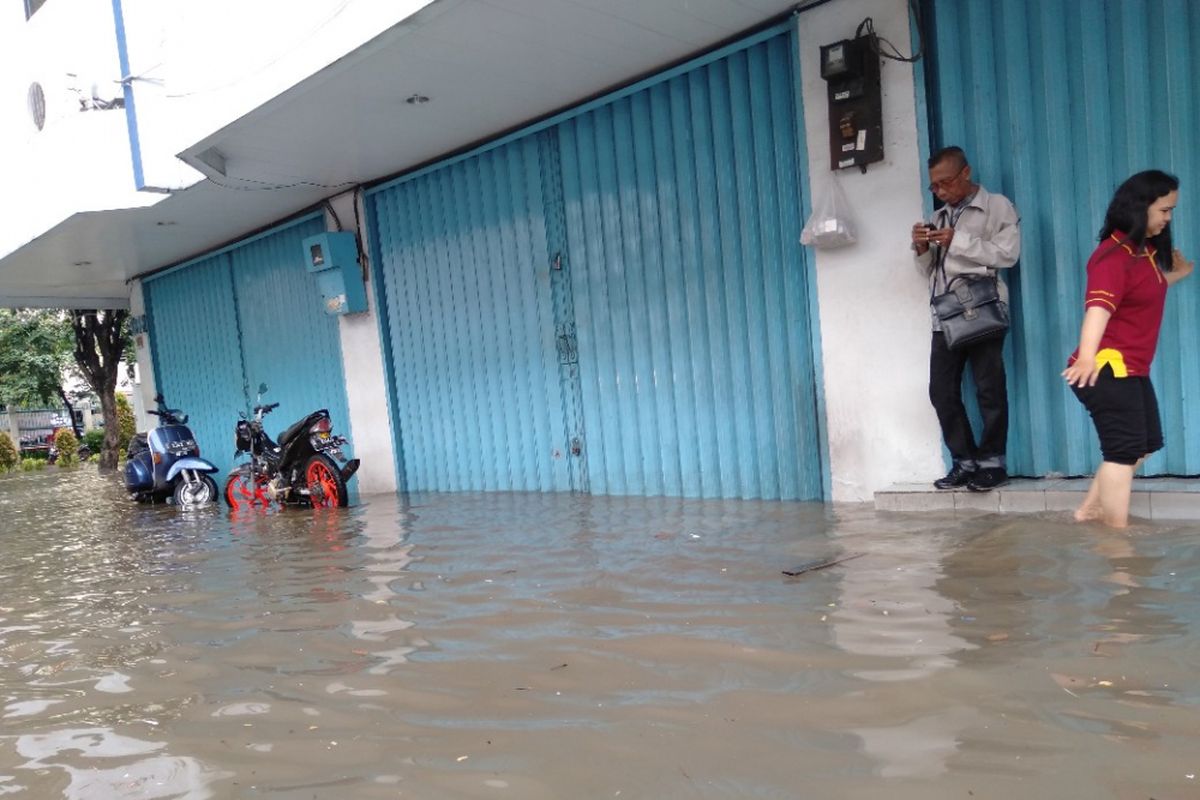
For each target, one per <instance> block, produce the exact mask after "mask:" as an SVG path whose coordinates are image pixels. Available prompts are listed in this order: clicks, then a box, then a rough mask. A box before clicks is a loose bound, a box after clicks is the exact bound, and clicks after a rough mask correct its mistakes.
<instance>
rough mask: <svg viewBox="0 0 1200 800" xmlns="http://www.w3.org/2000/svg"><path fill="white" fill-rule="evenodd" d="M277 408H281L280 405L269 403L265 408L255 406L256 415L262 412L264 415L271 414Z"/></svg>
mask: <svg viewBox="0 0 1200 800" xmlns="http://www.w3.org/2000/svg"><path fill="white" fill-rule="evenodd" d="M277 408H279V403H268V404H267V405H265V406H255V407H254V413H255V414H257V413H259V412H260V411H261V412H262V413H263V414H269V413H271V412H272V411H274V410H275V409H277Z"/></svg>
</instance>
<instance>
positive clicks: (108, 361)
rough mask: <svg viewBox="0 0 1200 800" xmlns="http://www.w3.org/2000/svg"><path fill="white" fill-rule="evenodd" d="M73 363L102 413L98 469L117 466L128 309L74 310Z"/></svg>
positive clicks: (72, 319) (72, 321)
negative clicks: (119, 370) (119, 388)
mask: <svg viewBox="0 0 1200 800" xmlns="http://www.w3.org/2000/svg"><path fill="white" fill-rule="evenodd" d="M70 313H71V327H72V328H73V330H74V333H75V363H76V364H77V365H78V367H79V371H80V372H81V373H83V377H84V380H86V381H87V383H88V385H89V386H91V387H92V391H93V392H95V393H96V394H97V396H99V398H100V408H101V410H102V411H103V412H104V447H103V448H102V449H101V450H100V469H102V470H108V469H116V468H117V456H118V453H119V451H120V447H121V446H122V444H128V440H126V441H125V442H123V443H122V442H121V441H120V437H121V426H120V421H119V418H118V416H117V367H118V365H119V364H120V363H121V357H122V355H123V354H124V353H125V351H126V349H127V348H128V346H129V326H128V321H129V312H128V311H124V310H112V309H85V310H73V311H71V312H70Z"/></svg>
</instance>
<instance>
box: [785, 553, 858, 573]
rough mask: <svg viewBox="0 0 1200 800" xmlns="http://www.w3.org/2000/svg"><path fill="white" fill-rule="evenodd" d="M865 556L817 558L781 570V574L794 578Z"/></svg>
mask: <svg viewBox="0 0 1200 800" xmlns="http://www.w3.org/2000/svg"><path fill="white" fill-rule="evenodd" d="M865 555H866V553H852V554H850V555H848V556H842V557H841V558H817V559H814V560H812V561H805V562H804V563H803V564H801V565H799V566H797V567H792V568H791V569H785V570H783V574H784V575H787V576H788V577H789V578H794V577H796V576H797V575H803V574H804V573H806V572H815V571H816V570H819V569H825V568H826V567H832V566H834V565H835V564H842V563H845V562H847V561H850V560H851V559H854V558H860V557H862V556H865Z"/></svg>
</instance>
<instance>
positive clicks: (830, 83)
mask: <svg viewBox="0 0 1200 800" xmlns="http://www.w3.org/2000/svg"><path fill="white" fill-rule="evenodd" d="M821 77H822V78H824V79H825V82H826V86H827V87H828V95H829V161H830V168H831V169H834V170H839V169H846V168H847V167H858V168H859V169H861V170H862V171H863V172H866V171H867V164H872V163H874V162H876V161H882V160H883V89H882V82H881V76H880V71H879V52H878V45H877V42H876V39H875V37H874V36H871V35H866V36H859V37H857V38H855V39H843V40H842V41H840V42H834V43H833V44H827V45H824V46H822V47H821Z"/></svg>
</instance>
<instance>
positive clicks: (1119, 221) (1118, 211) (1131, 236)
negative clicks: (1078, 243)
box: [1100, 169, 1179, 272]
mask: <svg viewBox="0 0 1200 800" xmlns="http://www.w3.org/2000/svg"><path fill="white" fill-rule="evenodd" d="M1178 189H1179V179H1178V178H1176V177H1175V176H1174V175H1168V174H1167V173H1165V172H1163V171H1162V170H1158V169H1148V170H1146V171H1145V172H1139V173H1137V174H1136V175H1131V176H1130V177H1129V178H1127V179H1126V180H1125V182H1124V183H1122V184H1121V185H1120V186H1118V187H1117V191H1116V192H1114V193H1113V197H1112V200H1111V201H1110V202H1109V204H1108V211H1107V212H1106V213H1105V215H1104V227H1102V228H1101V229H1100V241H1104V240H1105V239H1107V238H1108V237H1109V236H1111V235H1112V234H1113V233H1114V232H1117V233H1123V234H1125V241H1128V242H1130V243H1131V244H1133V245H1143V244H1148V245H1150V246H1151V247H1153V248H1154V249H1155V250H1156V251H1157V252H1156V253H1155V256H1154V260H1155V261H1157V262H1158V266H1159V267H1160V268H1161V269H1162V270H1163V271H1164V272H1166V271H1169V270H1170V269H1171V266H1172V252H1173V251H1172V247H1171V225H1170V223H1168V224H1167V226H1166V227H1165V228H1163V229H1162V232H1161V233H1160V234H1158V235H1157V236H1151V237H1150V238H1146V217H1147V216H1148V215H1149V211H1150V206H1152V205H1154V201H1155V200H1157V199H1158V198H1160V197H1163V196H1164V195H1168V194H1170V193H1171V192H1174V191H1178Z"/></svg>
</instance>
